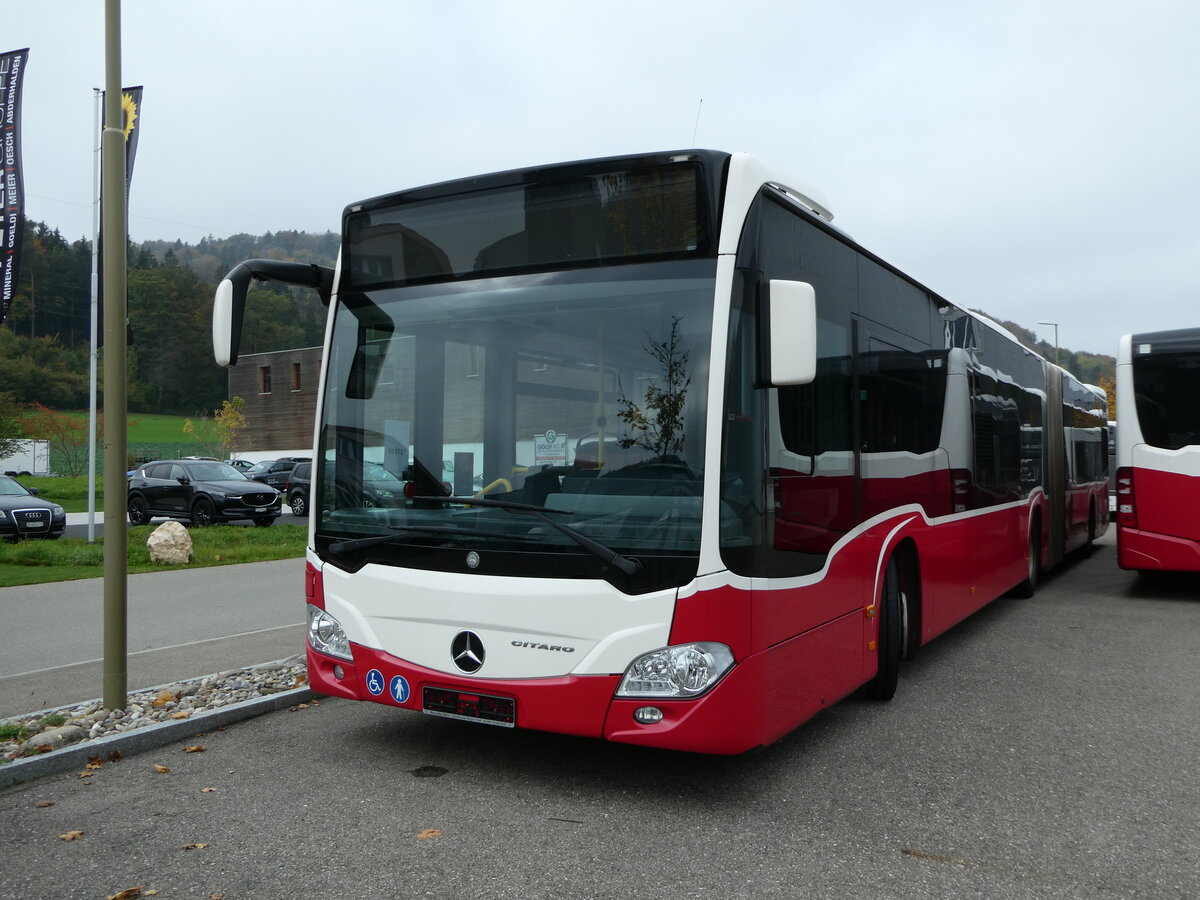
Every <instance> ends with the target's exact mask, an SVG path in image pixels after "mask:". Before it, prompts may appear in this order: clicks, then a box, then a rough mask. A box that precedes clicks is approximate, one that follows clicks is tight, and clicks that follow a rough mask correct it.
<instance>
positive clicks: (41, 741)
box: [20, 725, 88, 753]
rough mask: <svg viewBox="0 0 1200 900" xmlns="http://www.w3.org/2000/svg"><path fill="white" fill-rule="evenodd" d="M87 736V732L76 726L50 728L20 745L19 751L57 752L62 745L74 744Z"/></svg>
mask: <svg viewBox="0 0 1200 900" xmlns="http://www.w3.org/2000/svg"><path fill="white" fill-rule="evenodd" d="M87 736H88V733H87V730H86V729H84V728H80V727H79V726H78V725H63V726H61V727H59V728H50V729H48V730H46V731H43V732H40V733H39V734H35V735H34V736H33V737H31V738H30V739H29V740H27V741H26V742H25V743H23V744H22V745H21V747H20V751H21V752H22V753H28V752H29V751H30V750H40V749H42V748H44V747H49V748H50V749H51V750H57V749H58V748H59V747H61V746H63V745H64V744H74V743H75V742H76V741H82V740H83V739H84V738H85V737H87Z"/></svg>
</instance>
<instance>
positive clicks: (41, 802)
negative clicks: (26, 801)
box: [34, 800, 54, 809]
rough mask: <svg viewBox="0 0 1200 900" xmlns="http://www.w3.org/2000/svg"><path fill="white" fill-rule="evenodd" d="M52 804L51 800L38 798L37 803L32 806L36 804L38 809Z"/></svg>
mask: <svg viewBox="0 0 1200 900" xmlns="http://www.w3.org/2000/svg"><path fill="white" fill-rule="evenodd" d="M53 805H54V801H53V800H39V801H38V802H37V803H35V804H34V806H36V807H37V808H38V809H45V808H46V807H47V806H53Z"/></svg>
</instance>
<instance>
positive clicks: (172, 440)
mask: <svg viewBox="0 0 1200 900" xmlns="http://www.w3.org/2000/svg"><path fill="white" fill-rule="evenodd" d="M58 412H61V413H62V415H64V416H69V417H70V418H72V419H75V420H77V421H79V422H81V423H83V424H84V425H85V426H86V425H87V420H88V412H87V410H86V409H64V410H58ZM208 415H209V420H210V421H211V419H212V412H211V411H210V412H209V414H208ZM189 418H190V419H191V420H192V422H193V423H197V422H199V417H197V416H164V415H159V414H157V413H138V412H131V413H129V414H128V421H129V426H128V428H127V429H126V431H125V434H126V440H128V441H129V443H131V444H198V443H200V440H199V438H198V437H197V435H195V434H184V432H183V423H184V421H185V420H186V419H189Z"/></svg>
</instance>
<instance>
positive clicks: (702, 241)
mask: <svg viewBox="0 0 1200 900" xmlns="http://www.w3.org/2000/svg"><path fill="white" fill-rule="evenodd" d="M458 190H459V191H460V193H455V194H450V195H447V196H444V197H433V198H422V199H417V200H412V201H409V202H405V201H404V199H403V198H399V199H398V200H397V201H396V202H393V203H391V204H389V205H387V206H383V207H380V208H366V209H358V210H357V211H355V210H352V211H351V212H349V213H348V214H347V216H346V221H345V233H346V238H345V248H344V262H343V267H344V276H343V277H344V279H345V281H346V282H348V285H349V286H350V287H353V288H368V287H382V286H388V285H401V284H407V283H413V282H422V281H432V280H446V279H453V278H464V277H480V276H486V275H496V274H501V273H505V272H512V271H523V272H528V271H536V270H552V269H564V268H578V267H587V266H596V265H602V264H611V263H620V262H648V261H652V260H661V259H678V258H684V257H689V256H703V255H707V254H708V252H709V246H708V236H707V231H708V229H707V227H706V225H705V224H704V222H705V211H704V209H703V207H704V205H705V204H704V200H703V197H702V192H701V175H700V167H699V166H698V165H697V164H695V163H691V162H680V163H672V164H667V165H658V166H652V167H645V168H639V169H615V170H611V171H605V172H600V173H596V174H576V175H574V177H572V176H571V174H570V173H567V174H565V175H564V174H563V173H559V174H558V176H557V177H556V178H553V179H550V178H548V177H547V178H543V179H541V180H537V179H536V178H535V179H534V180H532V181H529V182H522V183H519V184H509V185H504V186H499V187H492V188H490V189H482V190H478V191H474V192H471V193H461V186H460V187H459V188H458Z"/></svg>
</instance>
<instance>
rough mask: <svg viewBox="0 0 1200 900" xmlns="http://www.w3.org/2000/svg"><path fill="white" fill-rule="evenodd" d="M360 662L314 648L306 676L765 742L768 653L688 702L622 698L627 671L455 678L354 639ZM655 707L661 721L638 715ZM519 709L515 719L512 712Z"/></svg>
mask: <svg viewBox="0 0 1200 900" xmlns="http://www.w3.org/2000/svg"><path fill="white" fill-rule="evenodd" d="M351 648H352V653H353V655H354V661H353V662H350V661H348V660H342V659H337V658H334V657H331V656H326V655H325V654H323V653H319V652H317V651H315V650H313V648H312V647H311V646H309V647H308V648H307V658H308V678H309V683H310V686H311V687H312V689H313V691H314V692H316V693H317V694H326V695H328V696H333V697H345V698H347V699H351V700H368V701H372V702H375V703H382V704H385V705H388V706H397V707H400V708H401V709H408V710H413V711H418V712H425V713H427V714H431V715H435V716H441V717H447V718H455V719H462V720H464V721H468V722H472V723H478V724H490V725H499V726H503V727H517V728H527V729H533V730H537V731H549V732H554V733H557V734H569V735H577V736H580V737H591V738H604V739H607V740H611V741H617V742H621V743H631V744H640V745H642V746H647V747H658V748H661V749H670V750H683V751H688V752H693V753H712V754H736V753H743V752H745V751H747V750H750V749H752V748H754V747H757V746H759V745H761V744H762V743H763V727H762V721H761V703H755V702H753V701H750V702H748V701H747V698H748V697H753V696H755V694H753V693H751V692H752V691H753V690H754V688H753V687H752V685H754V684H759V685H761V683H762V682H761V673H760V672H759V671H758V670H759V669H760V667H761V656H752V657H750V658H749V659H746V660H744V661H743V662H742V663H740V664H738V665H736V666H734V667H733V668H732V669H731V670H730V671H729V672H728V673H726V675H725V677H724V678H723V679H722V680H721V681H720V682H719V683H718V684H716V685H715V686H714V687H713V688H712V689H711V690H710V691H708V692H707V693H706V694H704V695H702V696H700V697H697V698H694V699H690V700H668V699H658V698H638V699H630V698H624V697H622V698H617V697H615V696H614V695H615V693H616V690H617V686H618V685H619V684H620V681H621V676H620V675H568V676H562V677H557V678H537V679H527V680H519V679H517V680H508V679H482V678H467V677H461V676H455V675H448V674H446V673H444V672H439V671H435V670H432V669H425V668H423V667H421V666H416V665H413V664H412V663H409V662H406V661H404V660H402V659H398V658H397V657H394V656H391V655H390V654H387V653H384V652H382V651H379V650H373V649H371V648H368V647H362V646H359V645H357V644H352V645H351ZM645 707H653V708H655V709H657V710H658V711H659V713H661V718H660V719H659V720H658V721H656V722H652V723H649V724H642V723H641V722H639V720H638V719H637V718H635V716H634V714H635V712H637V711H638V710H640V709H643V708H645ZM509 711H511V716H510V715H509Z"/></svg>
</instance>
